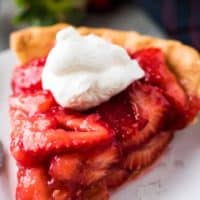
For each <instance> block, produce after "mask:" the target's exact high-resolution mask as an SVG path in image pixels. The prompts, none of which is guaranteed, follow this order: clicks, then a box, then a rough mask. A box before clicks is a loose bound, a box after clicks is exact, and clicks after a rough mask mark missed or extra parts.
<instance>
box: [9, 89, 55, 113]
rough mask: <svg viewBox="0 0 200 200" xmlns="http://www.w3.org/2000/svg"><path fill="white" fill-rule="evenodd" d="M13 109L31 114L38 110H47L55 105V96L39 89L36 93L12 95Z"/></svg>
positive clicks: (11, 103) (39, 111) (11, 105)
mask: <svg viewBox="0 0 200 200" xmlns="http://www.w3.org/2000/svg"><path fill="white" fill-rule="evenodd" d="M9 103H10V107H11V109H12V108H13V109H19V110H22V111H24V112H26V113H28V114H30V115H33V114H35V113H36V112H38V113H41V112H46V111H48V110H49V109H50V107H51V106H53V105H55V101H54V99H53V96H52V95H51V94H50V93H49V92H47V91H38V92H36V93H34V94H21V95H19V96H12V97H10V102H9Z"/></svg>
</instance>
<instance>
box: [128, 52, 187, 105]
mask: <svg viewBox="0 0 200 200" xmlns="http://www.w3.org/2000/svg"><path fill="white" fill-rule="evenodd" d="M131 57H132V58H135V59H137V60H138V62H139V64H140V65H141V67H142V68H143V69H144V70H145V72H146V76H145V80H146V81H147V82H148V83H151V84H153V85H157V86H159V87H161V88H162V89H163V91H164V92H165V94H166V96H167V97H168V98H169V99H170V100H171V101H172V103H173V104H176V107H179V108H184V106H185V104H186V101H187V99H186V96H185V93H184V91H183V89H182V88H181V87H180V84H179V83H178V81H177V79H176V77H175V75H174V74H173V73H171V72H170V70H169V68H168V67H167V66H166V61H165V57H164V54H163V52H162V51H161V50H160V49H158V48H149V49H143V50H140V51H137V52H135V53H131Z"/></svg>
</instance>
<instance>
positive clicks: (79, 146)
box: [9, 24, 200, 200]
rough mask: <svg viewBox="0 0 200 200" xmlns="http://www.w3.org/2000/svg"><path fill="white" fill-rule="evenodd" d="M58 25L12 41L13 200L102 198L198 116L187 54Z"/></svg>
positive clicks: (191, 53)
mask: <svg viewBox="0 0 200 200" xmlns="http://www.w3.org/2000/svg"><path fill="white" fill-rule="evenodd" d="M64 27H67V25H64V24H60V25H56V26H52V27H47V28H30V29H25V30H22V31H19V32H16V33H14V34H13V35H12V37H11V46H12V48H13V49H14V50H15V51H16V53H17V55H18V57H19V59H20V60H21V62H22V64H21V65H19V66H17V67H16V68H15V69H14V73H13V78H12V90H13V94H12V95H11V97H10V101H9V105H10V118H11V143H10V149H11V153H12V156H13V157H14V158H15V160H16V163H17V166H18V174H17V178H18V183H17V188H16V199H17V200H29V199H30V200H31V199H33V200H50V199H53V200H69V199H71V200H106V199H109V191H111V190H112V189H114V188H116V187H118V186H119V185H121V184H122V183H124V182H125V181H126V180H127V179H128V178H129V177H130V176H131V175H132V174H137V173H140V172H141V171H142V170H143V169H145V168H146V167H147V166H149V165H150V164H152V163H153V161H155V160H156V159H157V158H158V157H159V155H160V154H161V153H162V152H163V151H164V150H165V148H166V147H167V145H168V144H169V143H170V141H171V140H172V138H173V134H174V131H176V130H178V129H183V128H184V127H186V126H188V125H189V124H190V123H192V122H193V121H194V119H195V117H196V116H197V113H198V111H199V109H200V101H199V97H200V90H199V83H200V59H199V54H198V53H197V52H196V51H195V50H193V49H192V48H190V47H187V46H184V45H182V44H180V43H178V42H175V41H165V40H160V39H156V38H150V37H146V36H140V35H139V34H137V33H134V32H118V31H112V30H107V29H88V28H79V29H77V30H78V31H79V32H80V33H81V34H82V35H86V36H81V35H80V34H79V33H78V32H77V31H76V30H75V29H74V28H71V27H70V28H67V29H63V30H62V31H60V32H58V31H59V30H60V29H62V28H64ZM57 32H58V34H57V36H56V38H57V41H56V43H54V41H55V39H54V38H55V35H56V33H57ZM90 33H93V34H95V35H91V34H90ZM98 36H100V37H98ZM102 38H106V39H108V40H110V41H111V42H112V43H113V44H112V43H111V42H108V41H106V40H104V39H102ZM114 44H115V45H114ZM120 46H122V47H124V48H121V47H120ZM125 49H127V50H125ZM49 51H50V52H49ZM48 52H49V53H48ZM180 55H181V57H179V56H180Z"/></svg>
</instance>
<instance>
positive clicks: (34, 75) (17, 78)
mask: <svg viewBox="0 0 200 200" xmlns="http://www.w3.org/2000/svg"><path fill="white" fill-rule="evenodd" d="M45 61H46V59H45V58H42V59H38V60H34V61H32V62H30V63H29V64H27V65H26V66H20V67H16V68H15V70H14V73H13V79H12V89H13V92H14V94H17V93H21V92H34V91H37V90H41V89H42V84H41V73H42V70H43V67H44V64H45Z"/></svg>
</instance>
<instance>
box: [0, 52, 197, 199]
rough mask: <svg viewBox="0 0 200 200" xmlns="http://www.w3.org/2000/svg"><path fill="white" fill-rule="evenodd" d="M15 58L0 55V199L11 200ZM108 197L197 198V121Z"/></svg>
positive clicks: (7, 54) (13, 169)
mask: <svg viewBox="0 0 200 200" xmlns="http://www.w3.org/2000/svg"><path fill="white" fill-rule="evenodd" d="M15 63H16V59H15V57H14V56H13V54H12V53H11V52H10V51H6V52H4V53H2V54H0V122H1V125H0V140H2V142H3V144H4V148H5V153H6V166H5V169H4V170H3V171H1V172H0V199H1V200H11V199H12V198H11V196H12V194H13V192H12V191H13V185H14V179H15V167H14V164H13V161H11V160H10V158H8V142H9V141H8V140H9V119H8V101H7V100H8V96H9V94H10V77H11V72H12V67H13V66H14V64H15ZM111 199H112V200H188V199H191V200H199V199H200V123H197V124H196V125H194V126H191V127H189V128H187V129H185V130H184V131H181V132H179V133H178V134H177V135H176V138H175V139H174V141H173V142H172V144H171V145H170V146H169V147H168V150H167V151H166V152H165V154H164V155H163V156H162V157H161V159H160V160H159V161H158V162H156V164H155V165H154V166H153V167H151V170H148V171H147V172H146V173H145V175H144V176H140V177H139V178H137V179H136V180H135V181H132V182H128V183H127V184H125V185H123V186H122V187H120V188H119V189H118V190H117V191H115V192H114V193H113V194H112V198H111Z"/></svg>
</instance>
